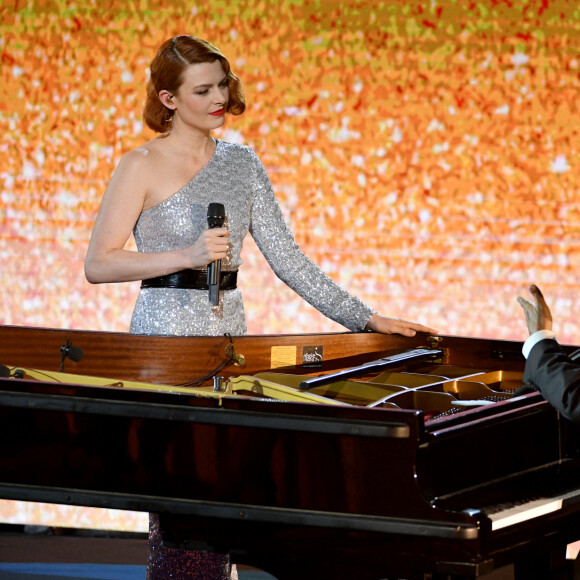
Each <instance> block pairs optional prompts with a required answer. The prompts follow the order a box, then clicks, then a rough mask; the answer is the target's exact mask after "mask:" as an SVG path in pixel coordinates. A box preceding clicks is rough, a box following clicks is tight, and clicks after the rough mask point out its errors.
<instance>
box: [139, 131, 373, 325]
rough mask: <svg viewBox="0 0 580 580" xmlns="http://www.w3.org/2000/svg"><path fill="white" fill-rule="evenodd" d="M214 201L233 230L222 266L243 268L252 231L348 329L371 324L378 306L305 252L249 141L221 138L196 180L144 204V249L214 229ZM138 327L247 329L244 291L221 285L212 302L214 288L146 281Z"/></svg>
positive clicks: (281, 270) (282, 273)
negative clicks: (210, 210)
mask: <svg viewBox="0 0 580 580" xmlns="http://www.w3.org/2000/svg"><path fill="white" fill-rule="evenodd" d="M212 202H216V203H222V204H223V205H224V207H225V210H226V215H227V218H226V225H227V228H228V230H229V232H230V238H229V241H230V249H229V253H228V257H227V259H225V260H222V271H225V270H237V269H238V268H239V266H240V265H241V263H242V260H241V258H240V254H241V251H242V244H243V241H244V238H245V237H246V235H247V234H248V232H249V233H250V234H251V235H252V236H253V238H254V240H255V241H256V244H257V245H258V248H259V249H260V251H261V252H262V253H263V254H264V256H265V257H266V259H267V261H268V263H269V264H270V266H271V267H272V269H273V270H274V272H275V273H276V275H277V276H278V277H279V278H280V279H281V280H282V281H283V282H285V283H286V284H287V285H288V286H290V288H292V289H293V290H294V291H295V292H297V293H298V294H299V295H300V296H302V298H304V299H305V300H306V301H308V302H309V303H310V304H312V305H313V306H314V307H315V308H316V309H317V310H319V311H320V312H322V314H324V315H326V316H327V317H328V318H330V319H332V320H334V321H336V322H338V323H340V324H342V325H343V326H345V327H346V328H348V329H349V330H353V331H361V330H363V329H364V327H365V325H366V323H367V322H368V320H369V318H370V317H371V316H372V315H373V314H374V310H372V309H371V308H370V307H369V306H367V305H365V304H364V303H363V302H362V301H361V300H359V299H358V298H355V297H354V296H351V295H350V294H349V293H348V292H346V291H345V290H344V289H342V288H341V287H340V286H338V285H337V284H336V283H335V282H334V281H333V280H332V279H331V278H330V277H328V276H327V275H326V274H324V273H323V272H322V271H321V270H320V268H319V267H318V266H317V265H316V264H314V263H313V262H312V261H311V260H309V259H308V258H307V257H306V256H305V255H304V254H303V253H302V252H301V251H300V249H299V247H298V245H297V244H296V242H295V241H294V237H293V235H292V232H291V231H290V229H289V228H288V226H287V225H286V223H285V222H284V219H283V217H282V212H281V211H280V206H279V205H278V202H277V200H276V197H275V195H274V191H273V189H272V185H271V183H270V179H269V177H268V175H267V173H266V170H265V169H264V166H263V165H262V163H261V161H260V160H259V159H258V157H257V155H256V154H255V153H254V152H253V150H252V149H250V148H249V147H247V146H245V145H237V144H232V143H226V142H225V141H219V140H218V141H217V145H216V151H215V153H214V155H213V157H212V158H211V159H210V161H209V162H208V163H207V164H206V165H205V167H204V168H203V169H202V170H201V171H200V172H199V173H198V174H197V175H196V176H195V177H194V178H193V179H192V180H191V181H190V182H189V183H187V184H186V185H185V186H184V187H183V188H181V189H180V190H179V191H178V192H176V193H175V194H173V195H172V196H170V197H169V198H168V199H166V200H165V201H164V202H162V203H160V204H158V205H156V206H154V207H152V208H149V209H147V210H145V211H143V213H142V214H141V215H140V217H139V220H138V221H137V223H136V224H135V228H134V231H133V232H134V236H135V241H136V243H137V248H138V250H139V251H141V252H161V251H164V250H173V249H179V248H185V247H188V246H191V245H192V244H193V243H194V242H195V240H196V239H197V238H198V237H199V236H200V234H201V232H202V231H203V230H204V229H205V228H207V207H208V205H209V204H210V203H212ZM243 275H244V272H243V270H242V271H241V272H240V276H243ZM131 332H132V333H134V334H152V335H176V336H199V335H206V336H207V335H216V336H221V335H223V334H224V333H226V332H228V333H230V334H231V335H232V336H239V335H244V334H246V318H245V312H244V305H243V302H242V296H241V292H240V290H226V291H223V292H220V304H219V306H218V307H214V308H212V306H211V304H210V303H209V300H208V294H207V290H205V291H204V290H188V289H175V288H143V289H141V291H140V294H139V297H138V299H137V303H136V305H135V309H134V312H133V317H132V320H131Z"/></svg>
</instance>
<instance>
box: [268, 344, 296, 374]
mask: <svg viewBox="0 0 580 580" xmlns="http://www.w3.org/2000/svg"><path fill="white" fill-rule="evenodd" d="M270 366H271V367H272V368H273V369H278V368H280V367H290V366H294V367H295V366H296V347H295V346H273V347H272V350H271V351H270Z"/></svg>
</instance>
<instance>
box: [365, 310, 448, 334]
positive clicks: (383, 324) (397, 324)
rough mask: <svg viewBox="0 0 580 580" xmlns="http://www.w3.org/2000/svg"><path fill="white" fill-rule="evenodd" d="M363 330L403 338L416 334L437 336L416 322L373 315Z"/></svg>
mask: <svg viewBox="0 0 580 580" xmlns="http://www.w3.org/2000/svg"><path fill="white" fill-rule="evenodd" d="M365 330H373V331H374V332H380V333H381V334H402V335H403V336H415V334H417V332H427V333H429V334H437V330H435V329H434V328H429V327H428V326H423V325H422V324H418V323H416V322H409V321H408V320H402V319H400V318H390V317H388V316H381V315H380V314H373V316H371V318H370V320H369V321H368V322H367V325H366V327H365Z"/></svg>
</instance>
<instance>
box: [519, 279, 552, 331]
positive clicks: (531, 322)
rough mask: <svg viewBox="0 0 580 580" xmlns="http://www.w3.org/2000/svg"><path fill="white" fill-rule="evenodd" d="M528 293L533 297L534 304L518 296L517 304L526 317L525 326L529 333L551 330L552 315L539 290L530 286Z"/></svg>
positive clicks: (533, 285)
mask: <svg viewBox="0 0 580 580" xmlns="http://www.w3.org/2000/svg"><path fill="white" fill-rule="evenodd" d="M530 292H531V293H532V296H533V297H534V303H532V302H530V301H529V300H527V299H526V298H522V297H521V296H518V302H519V303H520V305H521V307H522V308H523V309H524V313H525V315H526V324H527V325H528V331H529V333H530V334H534V332H537V331H538V330H552V313H551V312H550V309H549V308H548V305H547V304H546V301H545V300H544V296H543V295H542V293H541V291H540V289H539V288H538V287H537V286H536V285H535V284H532V285H531V286H530Z"/></svg>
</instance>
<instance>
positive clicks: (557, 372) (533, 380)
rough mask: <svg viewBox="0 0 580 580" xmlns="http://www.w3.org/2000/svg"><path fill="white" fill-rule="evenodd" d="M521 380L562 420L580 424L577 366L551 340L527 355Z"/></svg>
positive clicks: (579, 375)
mask: <svg viewBox="0 0 580 580" xmlns="http://www.w3.org/2000/svg"><path fill="white" fill-rule="evenodd" d="M524 381H525V382H526V383H527V384H529V385H531V386H533V387H535V388H536V389H538V391H540V393H542V396H543V397H544V398H545V399H546V400H547V401H548V402H549V403H550V404H551V405H553V406H554V407H555V408H556V409H558V411H560V413H562V415H563V416H564V417H566V419H570V420H571V421H577V422H580V364H579V363H577V362H575V361H573V360H572V359H571V358H570V357H569V356H568V355H567V354H566V353H565V352H564V350H563V349H562V347H561V346H560V345H559V344H558V343H557V342H556V341H555V340H552V339H545V340H541V341H540V342H538V343H537V344H536V345H534V347H533V348H532V350H531V351H530V354H529V356H528V359H527V361H526V368H525V372H524Z"/></svg>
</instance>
